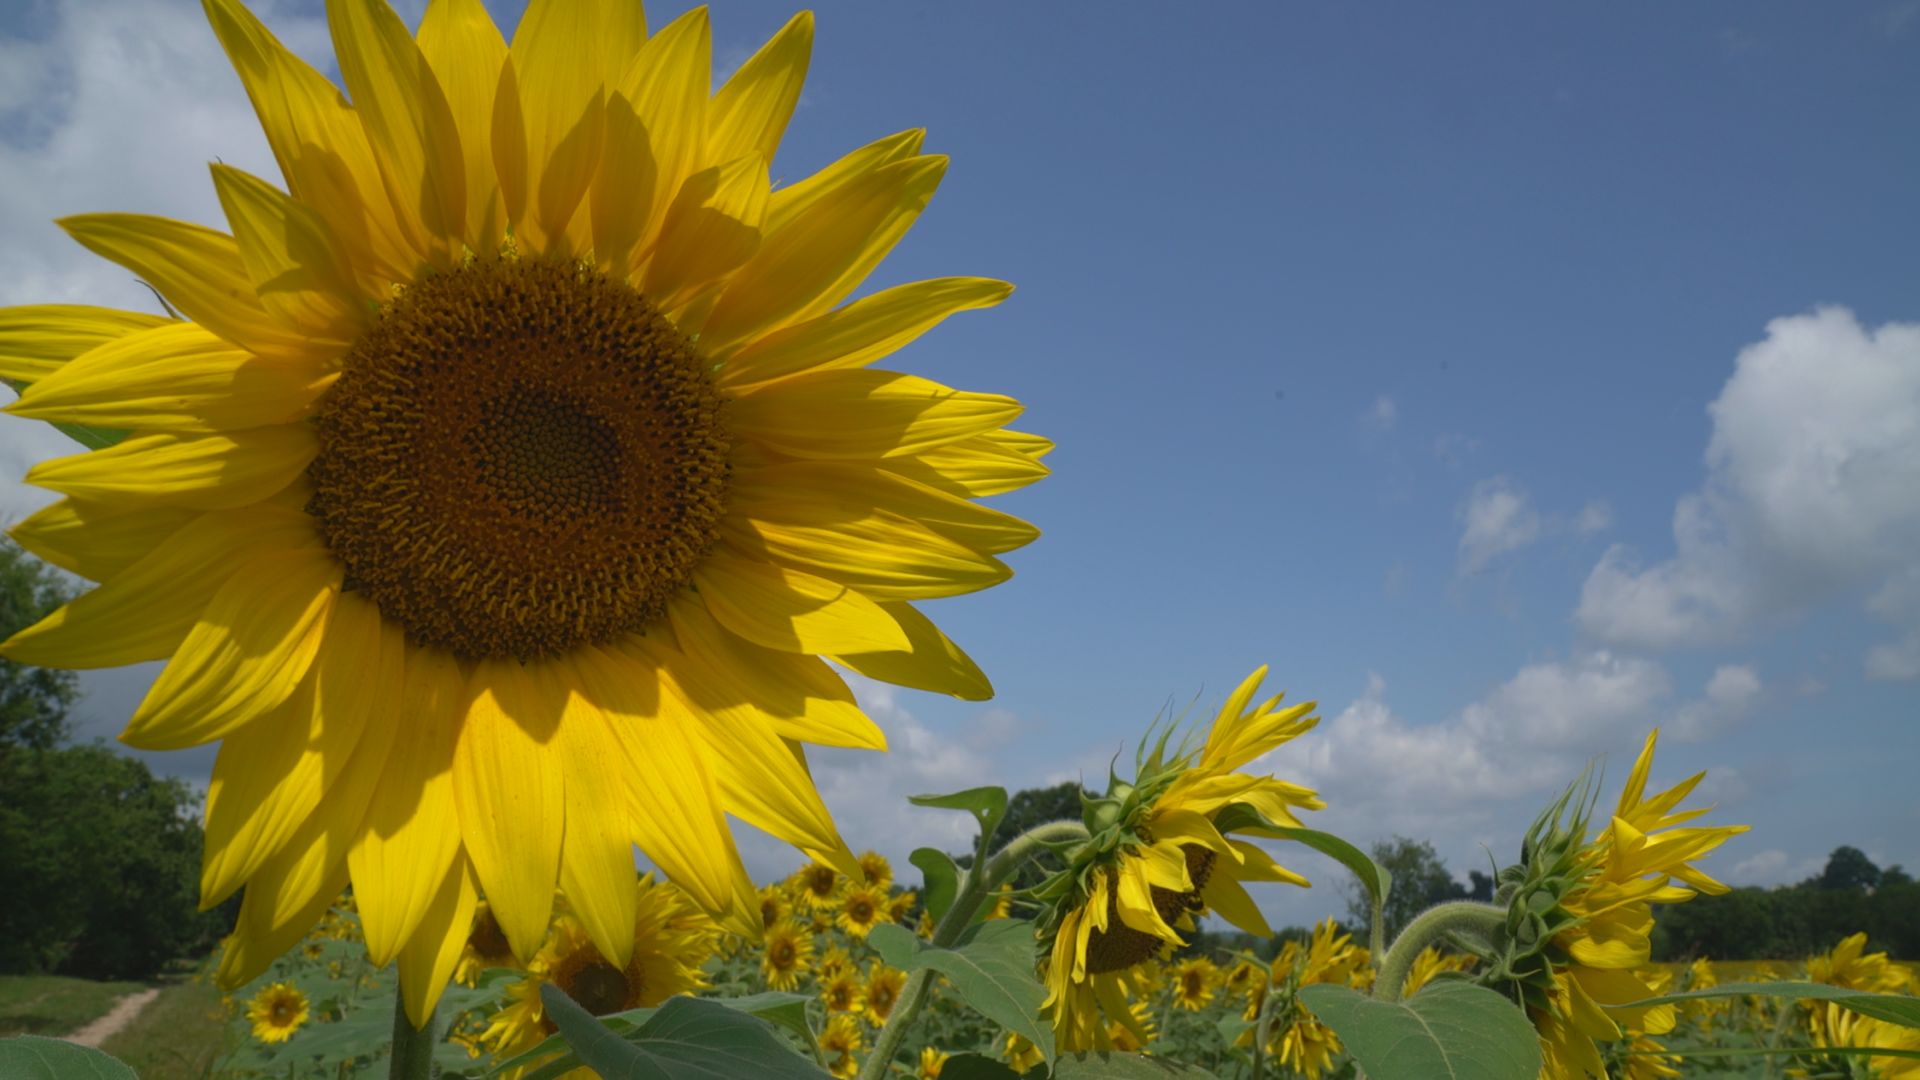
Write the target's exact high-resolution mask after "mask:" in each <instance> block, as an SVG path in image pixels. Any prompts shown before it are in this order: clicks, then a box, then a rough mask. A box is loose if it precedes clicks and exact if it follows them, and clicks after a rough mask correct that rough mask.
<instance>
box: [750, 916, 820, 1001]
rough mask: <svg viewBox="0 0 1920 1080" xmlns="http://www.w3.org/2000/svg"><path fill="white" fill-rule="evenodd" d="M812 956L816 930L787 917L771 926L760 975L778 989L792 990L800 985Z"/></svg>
mask: <svg viewBox="0 0 1920 1080" xmlns="http://www.w3.org/2000/svg"><path fill="white" fill-rule="evenodd" d="M812 959H813V931H812V930H810V929H809V928H808V927H807V926H806V924H804V923H800V922H796V921H794V920H792V919H788V920H787V921H786V922H783V923H777V924H775V925H774V926H772V927H770V928H768V930H767V936H766V940H765V941H764V942H763V943H762V944H761V953H760V974H761V975H762V976H764V977H765V978H766V980H767V985H768V986H769V987H771V988H772V989H775V990H791V989H793V988H794V987H796V986H798V985H800V977H801V976H802V975H805V974H806V973H807V968H808V966H809V965H810V963H811V962H812Z"/></svg>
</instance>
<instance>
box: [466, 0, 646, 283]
mask: <svg viewBox="0 0 1920 1080" xmlns="http://www.w3.org/2000/svg"><path fill="white" fill-rule="evenodd" d="M646 35H647V25H646V17H645V15H644V14H643V13H642V11H641V6H640V4H639V3H638V2H629V0H533V2H532V3H530V4H528V5H527V9H526V12H525V13H524V14H523V15H521V16H520V25H519V26H518V27H517V28H515V30H514V32H513V45H512V46H511V47H510V49H509V50H508V51H509V55H510V56H511V59H512V67H513V73H514V78H515V80H516V83H517V88H518V93H519V96H520V101H519V110H520V114H521V117H522V120H523V123H524V126H525V130H526V136H525V139H526V141H525V144H524V145H525V148H526V160H527V192H528V198H527V202H528V213H527V215H526V220H525V221H524V223H523V224H524V228H522V229H521V230H520V231H519V235H521V236H522V237H524V239H525V242H526V243H527V244H528V245H530V246H531V248H532V249H533V250H534V251H536V252H544V253H549V254H563V255H564V254H580V253H583V252H584V251H585V250H586V248H587V247H588V246H589V245H590V244H591V243H592V232H591V223H590V222H589V221H588V218H587V215H586V214H585V213H576V211H580V210H582V209H583V208H582V206H581V201H582V199H583V198H584V197H585V196H586V193H587V188H588V185H589V184H590V183H591V182H592V180H593V175H594V170H595V168H596V166H597V165H598V164H599V161H600V146H601V134H602V131H601V128H602V120H601V118H602V116H603V114H604V106H605V94H604V89H605V87H606V84H607V83H608V82H609V81H611V79H612V78H617V77H618V76H621V75H624V74H625V73H626V70H627V65H628V64H629V63H630V62H631V61H632V59H633V56H634V54H635V53H637V52H639V51H640V46H641V43H642V42H644V41H645V40H646ZM494 137H495V138H496V139H498V138H499V137H500V129H499V127H497V126H496V127H495V129H494ZM497 153H498V150H497V148H496V155H497ZM570 234H571V235H570Z"/></svg>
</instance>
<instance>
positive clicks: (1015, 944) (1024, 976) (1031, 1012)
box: [867, 919, 1053, 1061]
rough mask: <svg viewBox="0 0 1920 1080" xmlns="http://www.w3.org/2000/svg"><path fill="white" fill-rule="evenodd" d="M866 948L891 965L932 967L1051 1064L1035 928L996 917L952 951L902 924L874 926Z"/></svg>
mask: <svg viewBox="0 0 1920 1080" xmlns="http://www.w3.org/2000/svg"><path fill="white" fill-rule="evenodd" d="M867 944H869V945H872V946H873V950H874V951H875V952H877V953H879V954H880V959H882V960H884V961H886V963H887V964H888V966H890V967H897V968H899V969H900V970H902V971H918V970H920V969H921V968H929V969H931V970H933V971H937V972H939V973H940V974H942V975H945V976H946V977H947V980H948V981H949V982H951V983H952V984H953V990H954V993H956V994H958V995H959V997H960V1000H962V1001H964V1002H966V1003H967V1004H968V1006H970V1007H971V1008H972V1009H973V1010H974V1011H975V1012H978V1013H979V1014H980V1015H982V1016H984V1017H986V1018H987V1019H989V1020H991V1021H993V1022H994V1023H996V1024H999V1025H1000V1026H1001V1027H1003V1028H1005V1029H1007V1030H1008V1031H1011V1032H1013V1033H1015V1034H1016V1035H1019V1036H1020V1037H1021V1038H1023V1039H1026V1040H1027V1041H1028V1042H1031V1043H1032V1044H1033V1045H1035V1046H1037V1047H1039V1048H1040V1049H1041V1051H1042V1052H1043V1053H1045V1054H1046V1055H1047V1057H1048V1060H1049V1061H1051V1060H1052V1055H1053V1031H1052V1029H1051V1028H1050V1027H1049V1026H1048V1025H1047V1023H1046V1022H1045V1021H1044V1020H1042V1019H1041V1017H1040V1003H1041V1002H1042V1001H1045V1000H1046V997H1047V994H1046V990H1045V989H1044V988H1042V987H1041V985H1040V980H1039V978H1038V977H1037V976H1036V975H1035V974H1034V941H1033V924H1032V923H1030V922H1026V921H1025V920H1022V919H995V920H993V921H991V922H985V923H981V924H980V925H978V926H975V927H973V928H971V929H969V930H968V931H967V932H966V933H965V934H964V935H962V936H961V938H960V940H959V941H958V942H957V943H956V944H955V945H954V947H953V948H951V949H943V948H939V947H937V946H933V945H928V944H927V943H925V942H923V941H921V940H920V939H919V938H917V937H915V936H913V932H912V931H910V930H908V929H907V928H906V927H904V926H897V925H894V924H892V923H887V924H883V925H880V926H876V927H874V928H873V932H872V933H871V934H869V935H868V936H867Z"/></svg>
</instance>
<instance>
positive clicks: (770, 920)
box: [760, 883, 793, 930]
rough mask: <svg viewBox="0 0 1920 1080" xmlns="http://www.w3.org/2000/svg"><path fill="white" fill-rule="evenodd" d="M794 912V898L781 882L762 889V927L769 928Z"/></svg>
mask: <svg viewBox="0 0 1920 1080" xmlns="http://www.w3.org/2000/svg"><path fill="white" fill-rule="evenodd" d="M791 914H793V899H792V897H790V896H789V895H788V894H787V890H786V889H784V888H782V887H781V886H780V885H779V884H777V883H776V884H773V885H767V886H764V887H762V888H761V890H760V928H761V929H762V930H767V929H770V928H772V926H773V925H774V924H775V923H777V922H781V921H783V920H785V919H786V918H787V916H789V915H791Z"/></svg>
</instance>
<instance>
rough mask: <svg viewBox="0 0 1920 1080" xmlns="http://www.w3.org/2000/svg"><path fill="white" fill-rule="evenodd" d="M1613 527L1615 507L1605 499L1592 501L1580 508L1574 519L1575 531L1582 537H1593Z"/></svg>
mask: <svg viewBox="0 0 1920 1080" xmlns="http://www.w3.org/2000/svg"><path fill="white" fill-rule="evenodd" d="M1612 527H1613V507H1611V506H1609V505H1607V502H1606V500H1605V499H1590V500H1588V502H1587V505H1585V506H1583V507H1581V508H1580V513H1579V514H1578V515H1577V516H1576V517H1575V518H1574V519H1573V531H1574V532H1576V533H1579V534H1580V535H1581V536H1592V535H1593V534H1594V533H1598V532H1605V531H1606V530H1608V529H1610V528H1612Z"/></svg>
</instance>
